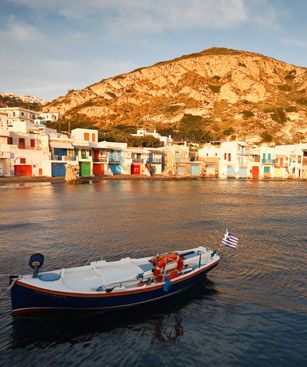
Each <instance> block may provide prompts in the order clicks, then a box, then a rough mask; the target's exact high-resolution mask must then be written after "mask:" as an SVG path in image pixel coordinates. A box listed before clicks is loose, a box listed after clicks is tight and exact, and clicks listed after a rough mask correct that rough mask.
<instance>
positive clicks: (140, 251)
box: [84, 246, 165, 265]
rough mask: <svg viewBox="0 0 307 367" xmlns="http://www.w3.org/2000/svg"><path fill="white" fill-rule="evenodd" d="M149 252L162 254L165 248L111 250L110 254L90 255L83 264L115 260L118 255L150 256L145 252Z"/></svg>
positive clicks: (121, 256)
mask: <svg viewBox="0 0 307 367" xmlns="http://www.w3.org/2000/svg"><path fill="white" fill-rule="evenodd" d="M148 252H150V254H151V255H152V254H156V253H160V254H163V253H165V248H163V247H160V246H159V247H155V248H154V249H151V248H145V247H143V248H139V249H135V250H132V251H129V252H126V251H121V252H111V253H110V254H106V255H103V256H101V255H97V256H96V257H92V258H89V259H88V260H87V261H86V262H85V264H84V265H89V264H90V263H91V262H95V261H103V260H105V261H116V259H117V258H118V257H120V258H124V257H135V258H136V257H137V256H142V257H150V256H151V255H146V253H148Z"/></svg>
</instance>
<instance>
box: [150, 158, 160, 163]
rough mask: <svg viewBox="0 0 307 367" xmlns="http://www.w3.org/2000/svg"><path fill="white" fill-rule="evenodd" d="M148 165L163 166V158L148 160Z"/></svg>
mask: <svg viewBox="0 0 307 367" xmlns="http://www.w3.org/2000/svg"><path fill="white" fill-rule="evenodd" d="M146 163H148V164H162V159H161V158H149V159H147V161H146Z"/></svg>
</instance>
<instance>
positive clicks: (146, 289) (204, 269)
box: [15, 259, 220, 298]
mask: <svg viewBox="0 0 307 367" xmlns="http://www.w3.org/2000/svg"><path fill="white" fill-rule="evenodd" d="M219 261H220V259H219V260H217V261H215V262H214V263H212V264H210V266H207V267H205V268H202V269H199V270H198V271H196V272H193V274H191V273H189V274H187V275H186V276H184V277H182V278H180V279H174V280H173V279H172V283H174V284H175V283H179V282H181V281H183V280H186V279H189V278H191V277H193V276H195V275H197V274H199V273H201V272H203V271H206V270H208V269H210V268H212V267H213V266H214V265H216V264H217V263H218V262H219ZM16 284H17V285H19V286H21V287H25V288H30V289H33V290H35V291H38V292H40V293H47V294H56V295H60V296H67V297H87V298H91V297H94V298H97V297H116V296H125V295H129V294H136V293H144V292H151V291H153V290H156V289H160V288H162V287H163V285H164V283H162V284H160V285H157V286H154V287H150V288H147V287H144V288H143V287H141V288H139V289H136V290H131V291H124V292H109V293H102V294H99V293H73V292H61V291H54V290H50V289H45V288H40V287H36V286H34V285H30V284H26V283H23V281H22V280H17V281H16V283H15V285H16Z"/></svg>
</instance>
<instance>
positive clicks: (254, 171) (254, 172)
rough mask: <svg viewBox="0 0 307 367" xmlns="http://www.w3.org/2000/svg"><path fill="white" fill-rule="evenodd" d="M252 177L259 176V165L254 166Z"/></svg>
mask: <svg viewBox="0 0 307 367" xmlns="http://www.w3.org/2000/svg"><path fill="white" fill-rule="evenodd" d="M252 178H259V167H258V166H253V167H252Z"/></svg>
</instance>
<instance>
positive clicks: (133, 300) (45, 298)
mask: <svg viewBox="0 0 307 367" xmlns="http://www.w3.org/2000/svg"><path fill="white" fill-rule="evenodd" d="M217 264H218V261H217V262H216V263H214V264H213V265H212V266H210V267H209V268H208V267H207V268H203V269H202V270H201V271H199V272H197V273H196V274H194V275H193V276H189V277H185V278H184V279H182V280H178V281H176V279H174V281H172V285H171V286H170V288H169V290H168V292H165V291H164V290H163V284H162V285H161V286H159V287H154V288H152V289H151V290H148V291H142V290H141V289H140V291H138V292H131V293H128V292H127V293H126V292H120V294H112V293H110V294H106V295H105V294H104V295H105V296H104V297H101V295H99V294H98V295H94V296H93V295H92V294H91V296H90V297H85V296H80V295H78V294H73V295H72V294H65V293H60V292H57V293H52V292H51V291H48V292H44V291H43V290H39V288H29V287H25V286H23V285H22V283H21V282H16V284H15V285H14V287H13V288H12V289H11V298H12V313H13V315H18V314H23V313H36V312H40V311H43V310H46V311H47V310H55V309H58V310H60V309H84V310H95V309H99V310H103V309H117V308H124V307H130V306H135V305H138V304H143V303H147V302H152V301H156V300H159V299H161V298H165V297H168V296H172V295H174V294H176V293H179V292H181V291H184V290H185V289H187V288H188V287H190V286H191V285H193V284H194V283H195V282H197V281H198V280H199V279H201V278H202V277H203V276H204V274H205V273H207V272H208V271H210V270H212V269H213V268H214V267H215V266H216V265H217ZM32 311H33V312H32Z"/></svg>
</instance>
